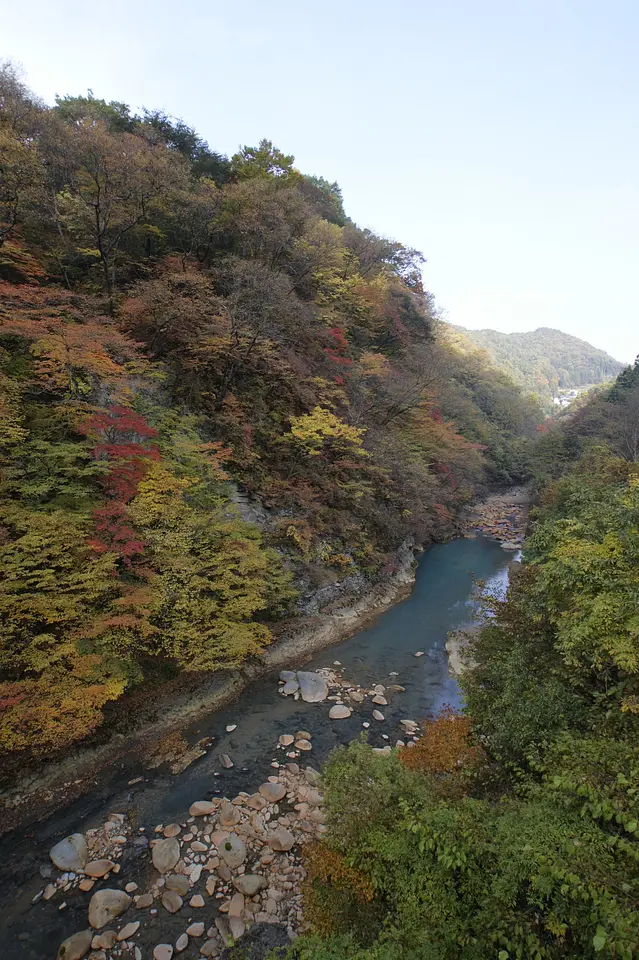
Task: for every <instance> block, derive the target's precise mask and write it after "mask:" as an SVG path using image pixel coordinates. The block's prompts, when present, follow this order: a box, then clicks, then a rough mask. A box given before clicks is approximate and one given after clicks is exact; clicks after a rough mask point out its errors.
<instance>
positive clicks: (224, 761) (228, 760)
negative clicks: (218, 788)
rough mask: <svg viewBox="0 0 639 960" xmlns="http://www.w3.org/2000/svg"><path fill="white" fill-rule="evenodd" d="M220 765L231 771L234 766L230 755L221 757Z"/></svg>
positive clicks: (224, 754) (225, 754) (226, 754)
mask: <svg viewBox="0 0 639 960" xmlns="http://www.w3.org/2000/svg"><path fill="white" fill-rule="evenodd" d="M220 763H221V764H222V766H223V767H224V769H225V770H230V769H231V767H232V766H233V765H234V764H233V761H232V760H231V758H230V757H229V755H228V753H223V754H222V755H221V756H220Z"/></svg>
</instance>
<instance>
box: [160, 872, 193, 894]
mask: <svg viewBox="0 0 639 960" xmlns="http://www.w3.org/2000/svg"><path fill="white" fill-rule="evenodd" d="M165 886H166V889H167V890H175V892H176V893H179V894H180V896H181V897H185V896H186V895H187V893H188V892H189V880H188V877H185V876H184V875H183V874H181V873H172V874H171V875H170V876H169V877H167V878H166V883H165Z"/></svg>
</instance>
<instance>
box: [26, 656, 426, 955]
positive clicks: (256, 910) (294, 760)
mask: <svg viewBox="0 0 639 960" xmlns="http://www.w3.org/2000/svg"><path fill="white" fill-rule="evenodd" d="M421 655H422V654H421V651H415V654H414V656H415V657H416V658H419V657H420V656H421ZM389 679H390V680H391V681H392V680H394V679H395V678H394V677H393V676H391V677H390V678H389ZM404 689H405V688H404V687H403V686H401V685H400V684H397V683H396V682H387V684H381V683H378V684H374V685H373V686H371V687H365V686H362V685H360V684H357V683H353V682H350V681H348V680H347V679H345V678H344V676H343V669H342V667H341V664H340V663H339V662H336V663H335V664H334V665H333V666H332V667H325V668H323V669H321V670H318V671H310V672H309V671H282V673H281V674H280V679H279V690H280V693H281V695H282V696H284V697H291V698H293V699H297V700H301V701H302V702H305V703H309V704H321V707H320V709H322V710H323V711H327V716H328V719H329V720H330V721H332V722H333V723H336V724H339V723H340V721H343V720H346V719H348V718H350V717H351V716H352V714H353V711H354V710H355V709H358V708H362V707H364V708H367V712H366V713H365V715H366V716H368V715H370V717H371V719H370V720H363V721H362V729H368V728H370V726H371V723H374V724H375V726H376V727H377V728H378V730H382V729H383V728H384V725H385V720H386V718H385V715H384V713H383V711H384V710H385V708H387V707H388V706H389V699H392V698H393V697H397V696H401V694H402V693H404ZM368 711H370V713H369V712H368ZM393 726H394V725H393ZM227 729H228V730H229V731H231V732H232V730H233V729H235V726H234V725H233V724H229V725H228V727H227ZM390 729H392V727H391V728H390ZM399 729H400V730H401V737H400V738H398V739H396V740H394V741H393V743H392V744H391V742H390V739H391V736H390V734H388V733H382V734H381V739H382V740H383V741H384V740H385V741H387V742H386V743H385V744H384V745H383V746H379V747H373V748H372V749H374V750H375V751H376V752H377V753H380V754H389V753H390V752H391V750H392V747H393V746H396V747H402V748H407V749H408V748H410V747H412V746H414V744H415V743H416V742H417V740H418V739H419V732H420V731H419V726H418V724H417V723H416V722H415V721H414V720H412V719H409V718H403V719H402V720H401V721H400V723H399ZM312 750H313V733H312V731H311V730H302V729H300V730H296V731H292V732H291V733H288V734H281V735H280V736H279V737H278V741H277V743H275V744H273V756H274V759H273V760H272V761H271V763H270V768H271V770H272V773H271V775H270V776H268V777H267V778H266V779H265V780H264V782H262V783H261V784H259V785H257V786H256V788H255V789H254V790H253V792H249V791H246V790H241V791H239V792H238V793H237V794H236V795H235V796H232V797H216V796H213V795H212V794H213V793H214V792H218V788H217V786H216V785H215V782H213V783H211V789H210V790H209V791H205V793H206V794H207V795H206V796H205V797H204V798H199V799H198V798H194V799H193V801H192V803H191V804H190V806H189V808H188V811H186V810H185V811H184V814H183V816H180V817H177V818H176V819H175V820H174V821H172V822H170V823H157V824H154V825H152V826H144V825H142V826H141V825H137V826H136V824H135V822H134V818H132V817H131V816H130V815H129V813H128V812H121V811H113V812H111V813H109V814H108V816H107V818H106V820H105V821H104V822H102V823H100V824H98V825H96V826H95V827H93V828H91V829H89V830H86V831H85V832H84V833H79V832H76V833H73V834H70V835H69V836H67V837H65V838H63V839H61V840H59V841H58V842H57V843H55V844H54V845H53V847H51V849H50V851H49V861H50V862H48V863H41V864H40V866H39V875H40V877H41V878H42V885H41V887H40V889H39V890H38V891H37V892H36V894H35V895H34V896H33V897H32V901H31V909H30V911H29V919H30V923H29V927H28V929H25V930H23V931H22V932H21V933H19V934H18V939H19V941H20V942H21V943H22V944H23V947H24V953H23V956H25V957H34V958H38V960H40V958H41V957H46V956H47V955H48V956H51V957H52V958H53V957H54V956H55V957H56V960H82V958H85V957H88V958H89V960H147V958H151V957H152V958H153V960H171V958H173V957H177V956H178V955H181V956H184V957H185V958H194V957H220V958H223V957H225V956H226V951H227V949H228V947H229V946H230V945H231V944H233V943H234V942H236V941H238V940H240V939H242V938H244V937H246V938H248V940H249V943H250V949H251V952H250V953H249V955H250V956H261V955H262V954H263V952H264V951H266V950H267V949H270V948H272V947H277V946H278V945H280V946H285V945H287V944H289V943H290V941H291V940H293V939H295V937H296V936H297V935H298V934H299V932H300V931H301V930H303V928H304V918H303V911H302V893H301V886H302V883H303V881H304V879H305V876H306V871H305V867H304V858H303V851H304V847H305V846H306V845H308V844H309V843H311V842H313V841H318V840H321V838H322V836H323V834H324V832H325V830H326V827H325V825H324V821H325V815H324V810H323V796H322V792H321V781H320V774H319V773H318V771H317V770H316V769H315V768H313V767H312V766H309V765H304V759H305V758H308V757H309V756H310V755H311V753H312ZM222 765H223V766H224V767H227V769H231V768H233V766H234V761H233V758H232V756H229V755H224V758H223V762H222ZM248 779H249V778H248V777H247V783H248ZM54 910H56V911H57V912H58V913H61V912H66V911H68V912H69V914H70V915H72V916H73V918H74V925H75V926H76V929H74V931H73V932H72V933H70V935H69V936H67V937H66V938H65V939H64V941H63V942H62V943H61V944H60V945H59V946H58V945H53V944H52V945H51V951H50V952H49V953H48V954H47V953H43V952H42V944H41V943H40V944H39V945H36V943H35V942H34V941H35V940H37V939H38V936H37V934H35V935H34V932H33V931H38V930H40V929H42V928H43V927H45V928H46V926H47V921H48V919H50V917H51V915H52V912H53V911H54ZM56 951H57V952H56Z"/></svg>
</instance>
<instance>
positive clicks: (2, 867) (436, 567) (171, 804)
mask: <svg viewBox="0 0 639 960" xmlns="http://www.w3.org/2000/svg"><path fill="white" fill-rule="evenodd" d="M512 559H513V555H512V554H511V553H508V552H506V551H504V550H503V549H502V547H501V546H500V545H499V544H498V543H497V542H496V541H494V540H489V539H486V538H483V537H477V538H476V539H457V540H453V541H451V542H449V543H446V544H438V545H435V546H433V547H431V548H430V549H429V550H427V551H426V552H425V553H424V554H423V555H422V556H421V557H420V558H419V562H418V566H417V574H416V582H415V587H414V589H413V592H412V593H411V595H410V596H409V597H408V598H407V599H405V600H404V601H403V602H401V603H399V604H397V605H396V606H394V607H392V608H391V609H390V610H388V611H387V612H386V613H384V614H382V615H381V616H380V617H379V619H378V620H377V621H375V622H374V623H373V624H372V625H371V626H369V627H368V628H367V629H365V630H362V631H360V632H359V633H357V634H356V635H355V636H353V637H351V638H350V639H348V640H346V641H344V642H342V643H340V644H338V645H337V646H334V647H331V648H330V649H328V650H324V651H322V652H321V653H319V654H317V655H316V656H315V657H314V658H313V660H312V661H311V662H310V663H309V664H305V665H304V669H305V670H313V669H317V668H319V667H323V666H332V665H333V664H334V663H335V661H339V665H340V666H339V668H338V669H340V670H342V671H343V676H344V677H345V679H347V680H349V681H352V682H354V683H359V684H361V685H362V686H366V687H370V686H372V685H373V684H375V683H382V684H385V685H388V684H392V683H397V684H400V685H401V686H403V687H404V688H405V692H404V693H396V694H393V695H392V698H389V704H388V706H387V707H384V716H385V720H384V722H376V721H374V720H372V719H371V711H372V705H371V704H370V701H368V702H366V703H363V704H361V705H357V704H355V705H354V706H355V710H354V712H353V715H352V716H351V717H350V718H348V719H347V720H340V721H330V720H329V719H328V705H327V704H326V703H317V704H307V703H303V702H302V701H295V700H293V699H292V698H284V697H282V696H280V694H279V693H278V685H277V675H275V676H273V677H270V678H266V679H263V680H261V681H258V682H256V683H254V684H253V685H252V686H251V687H249V688H248V689H247V690H246V691H245V692H244V693H243V694H242V696H241V697H240V699H239V700H238V701H237V702H236V703H234V704H233V705H232V706H230V707H228V708H227V709H225V710H221V711H217V712H215V713H212V714H211V715H210V716H207V717H205V718H203V719H200V720H199V722H198V723H197V724H195V725H193V726H192V727H188V728H186V729H185V730H183V731H182V734H183V736H184V737H185V739H186V740H187V741H189V742H193V743H194V742H196V741H197V740H199V739H200V738H203V737H212V738H214V741H213V746H212V747H211V749H210V750H209V752H208V753H207V755H206V756H204V757H201V758H200V759H199V760H197V761H196V762H195V763H193V764H192V765H191V766H190V767H188V768H187V769H186V770H185V771H184V772H183V773H181V774H179V775H177V776H172V775H171V774H170V773H168V772H167V771H165V770H163V769H162V768H160V769H159V770H148V769H147V768H146V767H145V763H144V757H134V758H130V759H128V760H126V761H124V762H122V763H118V764H116V765H112V766H111V767H110V768H109V769H107V770H105V771H104V772H103V773H102V774H101V775H100V778H99V780H98V782H97V783H96V785H95V787H94V788H93V789H92V790H91V792H90V793H89V794H87V795H86V796H84V797H82V798H81V799H80V800H78V801H75V802H74V803H73V804H71V805H70V806H69V808H68V809H67V810H65V811H64V812H62V813H57V814H56V815H55V816H53V817H51V818H49V819H48V820H45V821H43V822H41V823H39V824H37V825H35V826H33V827H31V828H29V829H28V830H25V831H22V832H17V831H16V832H15V833H13V834H8V835H7V836H5V837H4V838H3V840H2V842H1V843H0V910H1V913H0V943H1V944H2V951H1V956H2V957H3V960H50V958H53V957H55V954H56V949H57V945H58V944H59V943H60V942H61V941H62V940H64V939H65V937H67V936H69V935H70V934H71V933H74V932H75V931H77V930H80V929H83V928H84V927H86V908H87V903H88V900H89V899H90V894H85V893H81V892H80V891H78V890H77V889H76V890H73V891H72V892H70V894H69V895H68V896H67V897H66V899H67V904H68V905H67V907H66V908H65V909H64V910H62V911H60V910H59V905H60V902H61V897H60V896H56V897H54V898H53V899H52V900H50V901H47V902H45V901H40V902H39V903H37V904H35V905H32V904H31V900H32V898H33V896H34V895H35V894H36V893H37V892H38V891H39V890H41V889H42V887H43V886H44V884H45V883H46V882H47V881H46V880H43V879H42V877H41V876H40V873H39V869H40V867H41V866H42V865H49V859H48V851H49V849H50V847H51V846H52V845H53V843H55V841H56V840H58V839H59V838H60V837H62V836H65V835H66V834H68V833H71V832H85V831H86V830H87V829H89V828H90V827H93V826H95V825H97V824H99V823H102V822H104V820H105V819H106V816H107V814H108V813H109V812H112V811H119V812H126V813H128V814H129V816H130V818H131V820H132V822H133V827H134V832H135V831H136V830H137V829H138V828H139V827H140V826H144V827H146V828H147V830H148V832H149V833H152V831H153V828H154V826H155V825H156V824H157V823H168V822H170V821H172V820H176V819H178V818H180V817H183V816H184V815H185V811H186V810H187V808H188V806H189V805H190V804H191V803H192V802H194V801H195V800H200V799H206V798H208V797H211V796H215V795H219V794H222V795H225V796H228V797H232V796H234V794H235V793H236V792H237V791H239V790H248V791H253V790H255V789H256V788H257V786H258V785H259V784H260V783H261V782H263V781H264V780H265V778H266V777H267V776H268V775H269V774H270V773H272V772H273V770H272V769H271V768H270V763H271V761H272V760H275V759H277V760H282V753H281V752H280V753H279V754H278V753H277V752H276V751H275V745H276V744H277V740H278V737H279V736H280V734H283V733H293V734H294V733H295V732H296V731H297V730H299V729H304V730H308V731H310V732H311V733H312V744H313V750H312V752H311V753H308V754H306V755H305V756H304V757H303V758H302V761H305V760H308V762H309V763H311V764H312V765H314V766H320V765H321V764H322V763H323V761H324V760H325V759H326V757H327V756H328V754H329V753H330V751H331V750H332V749H333V748H334V747H335V746H337V745H338V744H340V743H347V742H348V741H350V740H352V739H355V738H357V737H358V736H359V735H360V734H361V733H362V732H363V727H362V723H363V722H365V721H366V722H370V723H371V727H370V729H369V731H368V735H369V740H370V742H371V743H372V744H373V745H374V746H384V745H385V743H386V742H387V741H386V740H384V739H383V735H384V734H386V735H387V736H388V737H389V741H388V742H390V743H391V744H394V742H395V740H396V739H397V738H398V737H400V736H401V734H402V731H401V727H400V726H399V720H400V719H402V718H407V719H415V720H419V719H422V718H424V717H425V716H428V715H429V714H432V713H435V712H437V711H438V710H440V709H441V707H442V706H444V704H451V705H452V706H459V705H460V703H461V698H460V691H459V687H458V685H457V683H456V681H455V680H454V679H453V678H452V677H450V675H449V673H448V664H447V657H446V650H445V642H446V636H447V633H448V632H449V631H450V630H455V629H458V628H459V627H461V626H463V625H464V624H465V623H468V621H469V620H470V619H471V617H472V612H473V608H474V606H475V604H476V599H475V595H476V591H475V588H474V581H475V580H482V581H485V582H487V585H488V586H489V588H490V589H491V590H494V591H497V592H500V591H502V590H503V589H504V587H505V585H506V583H507V578H508V565H509V563H510V562H511V560H512ZM418 651H423V653H424V656H422V657H415V653H416V652H418ZM336 669H337V668H336ZM391 672H396V673H397V676H396V677H392V676H389V674H391ZM358 706H359V709H358ZM231 724H236V725H237V726H236V729H235V730H233V731H232V732H231V733H227V732H226V730H225V728H226V726H230V725H231ZM222 753H226V754H229V755H230V756H231V758H232V759H233V762H234V767H233V769H231V770H224V769H223V768H222V766H221V765H220V761H219V756H220V754H222ZM139 777H142V778H143V780H140V781H139V782H137V783H135V784H133V785H130V784H129V781H131V780H135V779H136V778H139ZM18 937H21V939H18ZM196 955H197V951H196V952H195V953H193V956H196ZM181 956H184V957H191V952H190V951H187V952H185V953H184V954H181Z"/></svg>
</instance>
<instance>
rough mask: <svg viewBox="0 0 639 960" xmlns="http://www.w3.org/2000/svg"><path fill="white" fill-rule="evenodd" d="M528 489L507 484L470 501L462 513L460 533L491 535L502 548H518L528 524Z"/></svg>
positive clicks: (465, 535)
mask: <svg viewBox="0 0 639 960" xmlns="http://www.w3.org/2000/svg"><path fill="white" fill-rule="evenodd" d="M529 506H530V489H529V488H528V487H524V486H521V487H511V488H510V489H509V490H507V491H506V492H505V493H494V494H491V496H489V497H486V499H485V500H482V501H480V502H478V503H474V504H473V505H472V506H471V507H470V508H469V509H468V511H467V512H466V514H465V515H464V516H463V517H462V519H461V523H460V528H461V533H462V536H464V537H476V536H478V535H481V536H484V537H493V538H494V539H495V540H499V542H500V543H501V545H502V547H503V548H504V549H505V550H520V549H521V547H522V545H523V542H524V537H525V535H526V528H527V526H528V510H529Z"/></svg>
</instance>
